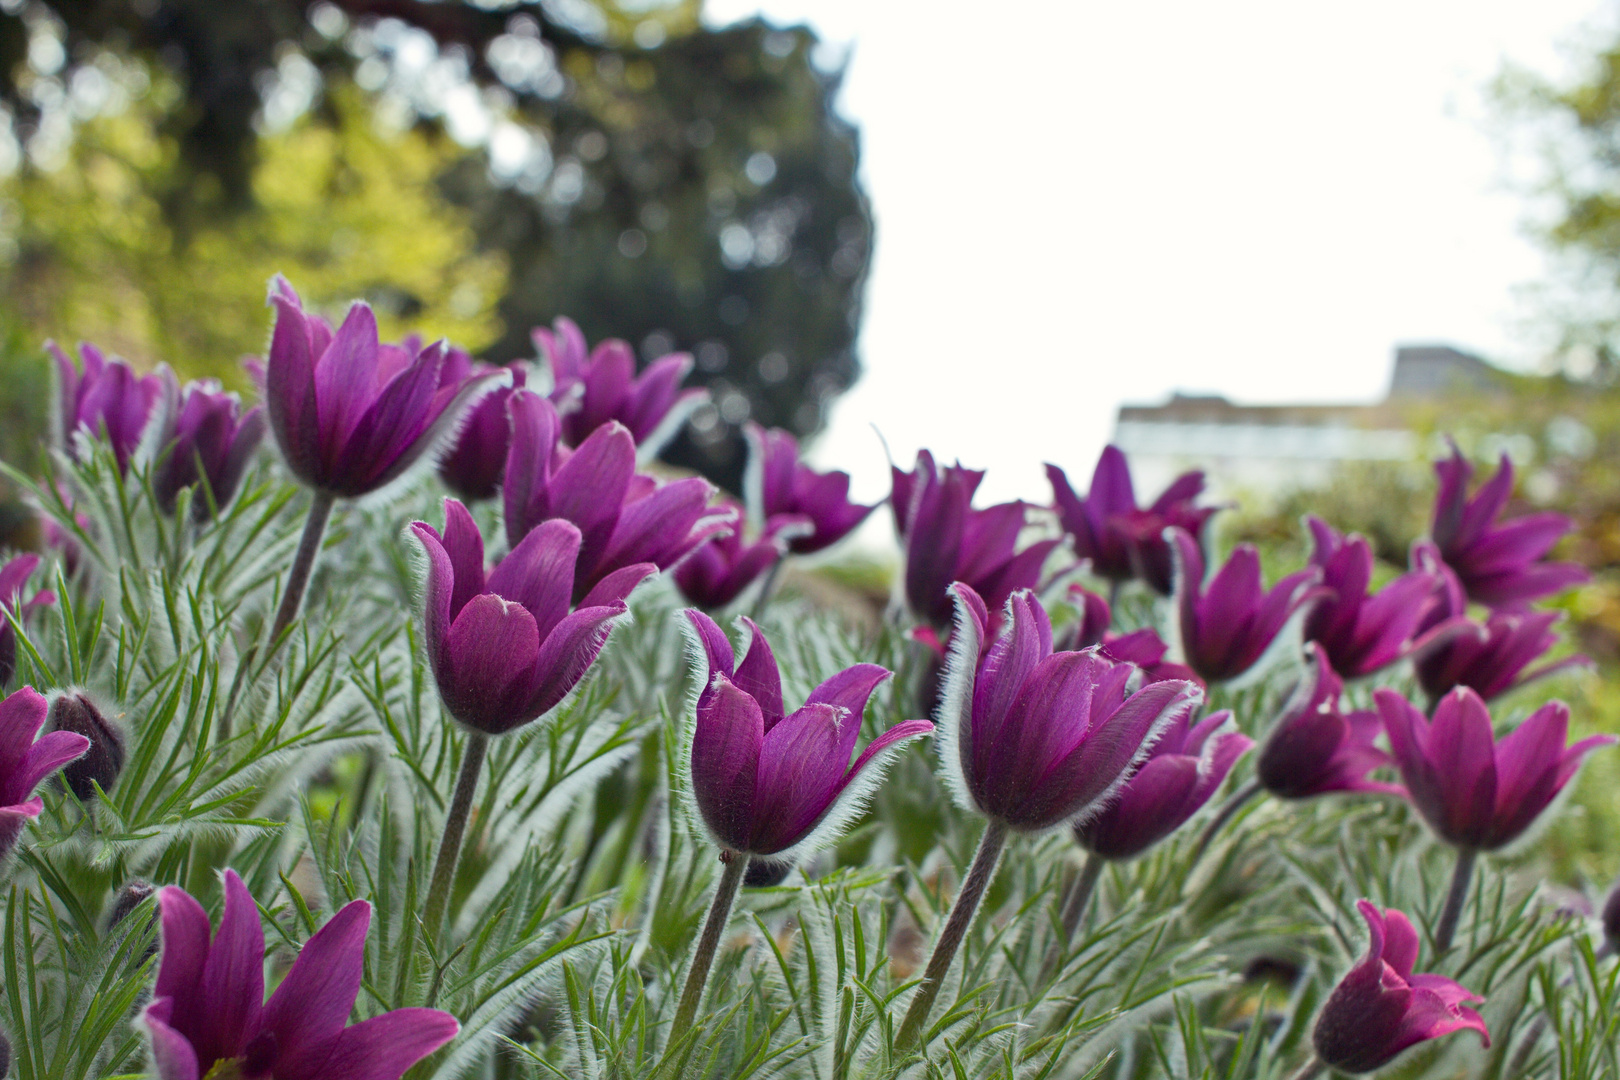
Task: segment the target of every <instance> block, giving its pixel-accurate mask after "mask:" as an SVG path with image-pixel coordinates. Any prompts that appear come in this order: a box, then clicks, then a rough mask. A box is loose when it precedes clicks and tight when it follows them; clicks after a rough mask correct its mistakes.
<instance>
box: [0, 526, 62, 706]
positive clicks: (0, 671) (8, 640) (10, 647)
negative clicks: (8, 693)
mask: <svg viewBox="0 0 1620 1080" xmlns="http://www.w3.org/2000/svg"><path fill="white" fill-rule="evenodd" d="M37 566H39V556H38V555H18V556H17V557H16V558H13V559H10V560H8V561H7V562H6V564H5V565H4V566H0V608H4V609H5V610H6V611H9V612H10V613H11V614H12V615H14V616H15V617H16V618H17V620H18V621H19V622H21V621H22V620H23V619H24V618H25V617H26V616H27V615H28V613H29V612H30V611H32V610H34V609H35V608H37V607H49V606H50V605H51V604H54V603H56V594H55V593H53V592H51V591H50V590H49V589H40V590H39V591H38V592H36V593H35V594H34V595H33V597H32V598H31V599H29V600H27V601H24V600H23V588H24V586H26V585H27V584H28V577H29V575H30V574H32V573H33V572H34V569H35V567H37ZM16 670H17V632H16V631H15V630H13V629H12V627H11V620H10V619H7V618H5V617H4V615H3V614H0V687H4V686H5V685H6V684H7V683H9V682H10V681H11V676H12V673H14V672H15V671H16Z"/></svg>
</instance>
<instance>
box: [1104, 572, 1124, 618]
mask: <svg viewBox="0 0 1620 1080" xmlns="http://www.w3.org/2000/svg"><path fill="white" fill-rule="evenodd" d="M1124 587H1125V583H1124V582H1123V581H1121V580H1120V579H1119V578H1109V579H1108V621H1109V622H1110V623H1112V624H1113V625H1115V626H1118V625H1119V594H1120V592H1121V591H1122V590H1123V589H1124Z"/></svg>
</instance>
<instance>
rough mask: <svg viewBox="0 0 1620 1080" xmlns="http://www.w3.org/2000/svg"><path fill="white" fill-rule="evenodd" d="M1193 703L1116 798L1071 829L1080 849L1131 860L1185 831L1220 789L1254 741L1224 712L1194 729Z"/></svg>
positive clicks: (1177, 716) (1183, 709) (1186, 706)
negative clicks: (1188, 822)
mask: <svg viewBox="0 0 1620 1080" xmlns="http://www.w3.org/2000/svg"><path fill="white" fill-rule="evenodd" d="M1197 711H1198V706H1197V702H1195V701H1189V702H1187V703H1186V704H1184V705H1183V706H1182V707H1181V709H1180V711H1179V712H1177V713H1176V714H1175V716H1174V717H1173V718H1172V719H1171V721H1170V725H1169V726H1168V727H1166V728H1165V729H1164V732H1163V734H1161V735H1160V736H1159V737H1158V738H1157V739H1156V740H1155V741H1154V743H1153V748H1152V749H1151V750H1149V751H1148V756H1147V758H1146V759H1144V760H1143V761H1142V762H1141V764H1140V765H1138V766H1136V767H1135V768H1134V770H1133V771H1131V772H1130V773H1129V774H1128V775H1129V779H1127V780H1126V781H1125V784H1124V786H1123V787H1121V788H1120V789H1119V793H1118V795H1117V797H1115V798H1114V799H1113V800H1111V801H1110V802H1108V803H1107V804H1106V805H1104V806H1103V808H1102V809H1101V810H1099V811H1098V812H1097V813H1095V814H1092V815H1089V816H1087V817H1084V818H1081V819H1080V821H1079V822H1078V823H1077V824H1076V825H1075V827H1074V838H1075V839H1076V840H1077V841H1079V843H1080V846H1081V847H1083V848H1085V849H1086V850H1087V851H1089V852H1091V853H1092V854H1094V855H1100V856H1102V857H1103V858H1105V859H1134V858H1135V857H1136V856H1138V855H1140V854H1142V852H1144V851H1146V850H1147V849H1148V848H1150V847H1152V846H1153V845H1154V844H1157V843H1158V842H1159V841H1160V840H1163V839H1164V838H1165V837H1167V836H1169V835H1170V834H1171V833H1173V832H1175V831H1176V830H1177V829H1179V828H1181V826H1182V825H1184V824H1185V823H1186V821H1187V819H1188V818H1190V817H1192V816H1193V815H1194V814H1196V813H1197V812H1198V811H1199V809H1200V808H1201V807H1202V806H1203V805H1204V804H1205V803H1207V802H1208V801H1209V799H1210V796H1212V795H1214V794H1215V792H1216V791H1218V790H1219V789H1220V786H1221V784H1222V782H1223V781H1225V780H1226V774H1227V773H1229V772H1231V771H1232V766H1233V765H1235V764H1237V760H1238V758H1240V757H1242V756H1243V755H1244V754H1246V753H1248V752H1249V748H1250V747H1252V746H1253V745H1254V740H1253V739H1251V738H1249V737H1248V736H1247V735H1245V734H1243V733H1242V732H1241V731H1238V730H1237V729H1236V728H1235V727H1233V726H1232V725H1231V720H1232V713H1231V712H1230V711H1229V710H1225V709H1223V710H1222V711H1220V712H1218V713H1215V714H1214V715H1213V716H1209V717H1206V718H1205V719H1203V720H1201V721H1199V722H1198V723H1196V724H1195V723H1193V716H1194V714H1195V713H1196V712H1197Z"/></svg>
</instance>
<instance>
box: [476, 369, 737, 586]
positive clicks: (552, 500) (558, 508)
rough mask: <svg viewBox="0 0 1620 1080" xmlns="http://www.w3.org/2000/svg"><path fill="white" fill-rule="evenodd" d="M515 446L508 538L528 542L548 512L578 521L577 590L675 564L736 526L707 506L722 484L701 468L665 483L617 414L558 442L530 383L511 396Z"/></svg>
mask: <svg viewBox="0 0 1620 1080" xmlns="http://www.w3.org/2000/svg"><path fill="white" fill-rule="evenodd" d="M507 407H508V409H509V410H510V413H511V417H512V447H511V451H510V453H509V454H508V456H507V459H506V479H505V480H504V482H503V483H504V498H505V502H506V542H507V543H508V544H510V545H511V546H512V547H514V548H515V547H517V546H518V544H520V543H522V541H523V538H524V537H525V536H527V535H528V533H529V530H530V529H532V528H534V527H535V526H536V525H538V524H539V523H540V522H542V521H546V520H548V519H550V518H563V519H565V520H567V521H571V522H573V523H574V524H575V525H576V526H578V528H579V532H580V545H579V566H578V568H577V570H576V572H575V580H574V590H575V591H574V595H575V598H576V599H578V598H581V597H583V596H584V594H585V593H586V592H588V591H590V590H591V589H592V588H594V587H595V586H596V585H597V584H598V583H600V582H602V581H604V580H606V579H607V578H608V577H609V576H610V575H612V574H614V573H615V572H617V571H619V570H622V569H624V568H625V567H627V566H633V565H635V564H637V563H652V564H653V565H654V566H655V567H657V568H658V569H660V570H667V569H668V568H669V567H671V566H674V565H675V564H676V563H678V562H680V561H681V560H682V559H684V558H686V556H688V555H690V554H691V553H692V552H693V551H694V550H696V549H697V547H698V546H699V545H701V544H702V543H704V542H705V541H707V540H709V539H710V538H711V537H713V536H716V535H718V534H719V533H722V532H725V531H726V530H727V529H729V528H731V517H730V514H729V513H728V512H727V511H726V510H724V509H721V508H715V507H710V506H709V497H710V496H711V495H713V494H714V487H713V486H712V485H711V484H710V483H709V482H708V481H707V480H703V479H701V478H699V477H695V476H694V477H689V478H687V479H684V480H676V481H674V482H672V483H668V484H659V483H658V482H657V481H655V480H653V479H652V478H651V477H648V476H642V475H639V474H637V472H636V444H635V442H634V440H632V439H631V437H630V432H629V430H628V429H627V428H625V426H624V425H622V424H620V423H619V422H617V421H614V420H610V421H608V422H607V423H605V424H603V425H601V426H600V427H598V428H596V430H594V431H592V432H591V433H590V435H589V436H587V437H586V439H585V441H584V442H582V443H580V444H579V446H578V448H577V449H574V450H572V451H569V450H567V449H566V448H564V447H562V446H560V445H559V443H558V435H557V432H558V424H559V421H558V417H557V412H556V410H555V409H554V408H552V405H551V403H550V402H549V401H547V400H546V399H545V398H543V397H541V396H540V395H539V394H536V393H535V392H534V391H532V390H517V391H514V392H513V394H512V397H511V399H510V401H509V402H508V403H507Z"/></svg>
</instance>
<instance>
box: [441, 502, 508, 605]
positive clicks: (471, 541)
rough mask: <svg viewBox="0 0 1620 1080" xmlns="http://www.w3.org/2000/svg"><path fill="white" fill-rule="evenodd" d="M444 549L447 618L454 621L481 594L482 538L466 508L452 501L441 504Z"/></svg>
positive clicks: (482, 569) (482, 589) (482, 579)
mask: <svg viewBox="0 0 1620 1080" xmlns="http://www.w3.org/2000/svg"><path fill="white" fill-rule="evenodd" d="M443 545H444V553H445V555H446V556H448V557H449V560H450V576H451V581H452V583H453V584H452V587H451V591H450V618H452V619H454V618H455V617H456V616H457V615H460V614H461V609H462V608H464V607H466V606H467V601H469V600H471V599H472V598H473V597H475V596H477V595H478V594H479V593H481V592H483V591H484V538H483V536H482V535H481V534H480V533H479V531H478V525H477V523H476V522H474V521H473V519H472V515H471V514H469V513H468V512H467V508H466V507H465V506H463V505H462V504H461V503H460V502H458V501H457V500H455V499H445V500H444V537H443ZM497 591H499V590H497Z"/></svg>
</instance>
